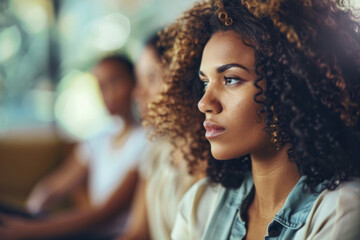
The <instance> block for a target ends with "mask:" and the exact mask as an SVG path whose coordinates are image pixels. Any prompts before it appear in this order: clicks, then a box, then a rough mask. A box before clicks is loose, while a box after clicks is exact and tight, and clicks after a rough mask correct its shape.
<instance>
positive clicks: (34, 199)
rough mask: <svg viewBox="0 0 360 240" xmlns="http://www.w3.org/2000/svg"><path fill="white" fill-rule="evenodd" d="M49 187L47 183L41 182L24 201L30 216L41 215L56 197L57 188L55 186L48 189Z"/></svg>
mask: <svg viewBox="0 0 360 240" xmlns="http://www.w3.org/2000/svg"><path fill="white" fill-rule="evenodd" d="M49 185H50V184H48V182H47V181H41V182H40V183H38V184H37V185H36V186H35V188H34V189H33V191H32V192H31V193H30V196H29V198H28V200H27V201H26V207H27V209H28V211H29V212H30V213H31V214H33V215H37V214H39V213H43V212H44V211H45V210H46V209H48V208H49V206H51V203H52V202H53V201H54V200H56V198H57V197H58V195H59V194H57V192H58V190H57V188H56V187H55V186H52V187H50V186H49Z"/></svg>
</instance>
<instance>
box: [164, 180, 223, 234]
mask: <svg viewBox="0 0 360 240" xmlns="http://www.w3.org/2000/svg"><path fill="white" fill-rule="evenodd" d="M224 190H225V189H224V188H223V187H222V186H221V185H220V184H210V183H209V182H208V179H201V180H200V181H198V182H197V183H195V184H194V185H193V186H192V187H191V188H190V189H189V191H188V192H187V193H186V194H185V195H184V197H183V198H182V200H181V202H180V204H179V207H178V212H177V215H176V221H175V225H174V228H173V230H172V233H171V239H173V240H199V239H201V237H202V235H203V233H204V230H205V229H206V226H207V225H208V224H209V221H210V219H211V217H212V215H213V213H214V211H215V208H216V206H217V202H218V200H219V197H220V196H221V194H222V192H223V191H224Z"/></svg>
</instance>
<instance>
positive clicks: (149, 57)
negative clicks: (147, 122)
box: [135, 47, 163, 117]
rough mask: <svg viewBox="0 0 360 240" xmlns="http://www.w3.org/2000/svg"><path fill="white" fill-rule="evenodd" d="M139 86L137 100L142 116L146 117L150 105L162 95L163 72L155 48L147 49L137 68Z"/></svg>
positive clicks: (137, 87)
mask: <svg viewBox="0 0 360 240" xmlns="http://www.w3.org/2000/svg"><path fill="white" fill-rule="evenodd" d="M135 72H136V77H137V85H136V88H135V100H136V102H137V105H138V108H139V111H140V115H141V116H142V117H144V116H145V115H146V114H147V112H148V104H149V102H151V101H152V100H154V97H155V96H156V95H157V94H159V93H160V91H161V86H162V80H163V79H162V78H163V75H162V71H161V64H160V61H159V58H158V56H157V54H156V51H155V49H154V48H153V47H146V48H145V50H144V52H143V53H142V54H141V56H140V58H139V60H138V61H137V63H136V66H135Z"/></svg>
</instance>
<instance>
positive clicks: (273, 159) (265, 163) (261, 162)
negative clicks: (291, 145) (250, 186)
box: [251, 148, 300, 217]
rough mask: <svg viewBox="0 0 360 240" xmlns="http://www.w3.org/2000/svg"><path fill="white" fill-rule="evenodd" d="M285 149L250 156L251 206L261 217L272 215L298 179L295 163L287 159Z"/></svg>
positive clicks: (278, 208) (280, 206)
mask: <svg viewBox="0 0 360 240" xmlns="http://www.w3.org/2000/svg"><path fill="white" fill-rule="evenodd" d="M287 149H288V148H283V149H282V150H279V151H273V152H272V153H270V154H269V153H268V154H266V155H262V156H259V155H255V154H254V155H252V156H251V163H252V175H253V180H254V186H255V196H254V201H253V203H252V204H251V205H252V206H251V207H252V209H253V210H255V211H256V212H258V213H259V214H260V215H262V216H263V217H269V216H271V217H274V215H275V214H276V213H277V212H278V211H279V210H280V209H281V208H282V206H283V205H284V203H285V200H286V198H287V196H288V195H289V193H290V192H291V190H292V189H293V188H294V186H295V185H296V183H297V182H298V180H299V179H300V174H299V172H298V169H297V166H296V164H295V163H293V162H290V161H289V159H288V155H287Z"/></svg>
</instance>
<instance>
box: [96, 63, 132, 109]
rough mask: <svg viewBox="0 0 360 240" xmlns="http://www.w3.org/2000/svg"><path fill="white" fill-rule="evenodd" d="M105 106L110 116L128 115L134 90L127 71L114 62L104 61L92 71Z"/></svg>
mask: <svg viewBox="0 0 360 240" xmlns="http://www.w3.org/2000/svg"><path fill="white" fill-rule="evenodd" d="M94 74H95V76H96V78H97V80H98V83H99V87H100V91H101V94H102V97H103V100H104V103H105V106H106V108H107V110H108V111H109V113H110V114H111V115H120V116H122V115H124V114H128V113H129V112H130V111H131V110H130V108H131V107H130V106H131V95H132V91H133V88H134V84H133V83H132V80H131V76H130V74H129V73H128V70H127V69H126V68H125V67H124V66H122V64H119V63H118V62H115V61H110V60H109V61H105V62H102V63H100V64H98V65H97V66H96V67H95V69H94Z"/></svg>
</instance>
